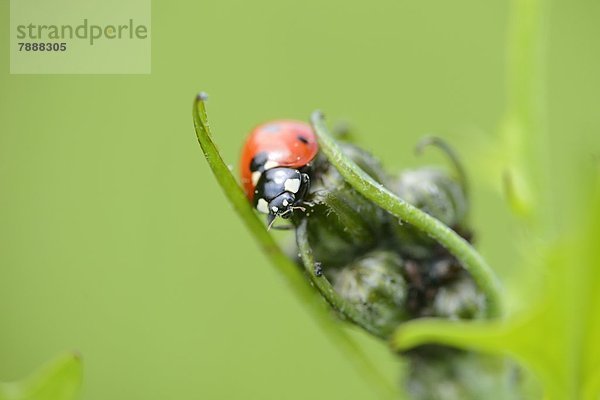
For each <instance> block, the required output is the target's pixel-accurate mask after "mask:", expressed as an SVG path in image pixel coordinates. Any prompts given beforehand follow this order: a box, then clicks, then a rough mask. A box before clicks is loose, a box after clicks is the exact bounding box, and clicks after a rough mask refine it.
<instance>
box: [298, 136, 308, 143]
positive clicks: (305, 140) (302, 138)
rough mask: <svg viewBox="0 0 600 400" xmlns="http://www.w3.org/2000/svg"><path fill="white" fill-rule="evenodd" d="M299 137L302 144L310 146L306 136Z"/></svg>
mask: <svg viewBox="0 0 600 400" xmlns="http://www.w3.org/2000/svg"><path fill="white" fill-rule="evenodd" d="M297 137H298V140H299V141H301V142H302V143H304V144H308V139H307V138H305V137H304V136H302V135H298V136H297Z"/></svg>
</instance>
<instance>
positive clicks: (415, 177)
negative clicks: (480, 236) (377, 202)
mask: <svg viewBox="0 0 600 400" xmlns="http://www.w3.org/2000/svg"><path fill="white" fill-rule="evenodd" d="M390 188H391V190H392V191H393V192H395V193H396V194H397V195H398V196H399V197H400V198H401V199H403V200H404V201H406V202H408V203H410V204H412V205H413V206H415V207H417V208H419V209H421V210H422V211H424V212H426V213H428V214H429V215H431V216H433V217H435V218H437V219H439V220H440V221H441V222H443V223H444V224H446V225H448V226H449V227H451V228H453V229H455V230H458V231H459V232H461V231H465V228H464V226H463V225H464V224H465V219H466V215H467V211H468V201H467V198H466V195H465V192H464V190H463V188H462V186H461V185H460V183H459V182H458V181H456V180H455V179H453V178H452V177H450V176H449V174H448V173H446V172H445V171H443V170H440V169H437V168H431V167H426V168H420V169H416V170H409V171H405V172H403V173H402V174H400V176H399V177H398V178H397V179H396V180H395V181H394V182H392V183H391V187H390ZM396 222H397V223H395V224H392V231H393V232H394V234H395V236H396V239H397V241H398V243H399V246H400V249H401V250H402V251H403V252H404V253H405V254H406V255H407V256H409V257H411V258H417V259H424V258H427V257H430V256H431V255H432V249H434V248H435V247H436V243H435V241H434V240H433V239H431V238H430V237H428V236H427V235H425V234H423V233H422V232H420V231H419V230H417V229H416V228H415V227H413V226H412V225H410V224H408V223H406V222H403V221H398V220H396Z"/></svg>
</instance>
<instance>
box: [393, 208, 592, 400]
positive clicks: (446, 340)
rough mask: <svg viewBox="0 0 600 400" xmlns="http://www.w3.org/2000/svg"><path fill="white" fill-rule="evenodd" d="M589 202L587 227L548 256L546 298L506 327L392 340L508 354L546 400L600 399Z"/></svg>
mask: <svg viewBox="0 0 600 400" xmlns="http://www.w3.org/2000/svg"><path fill="white" fill-rule="evenodd" d="M594 204H595V203H594V202H588V207H589V208H583V209H582V211H584V212H586V215H587V216H588V217H589V219H587V221H586V222H585V225H584V226H582V227H581V228H580V229H578V230H577V231H576V232H574V233H572V234H571V235H565V236H564V237H562V238H561V240H560V242H557V243H555V244H554V245H553V246H552V247H551V249H549V250H548V253H547V257H545V261H546V263H545V266H546V268H547V271H548V282H547V285H546V291H545V294H544V296H543V298H542V299H541V300H540V301H539V302H537V303H535V304H533V305H532V306H531V307H530V309H529V311H528V312H527V313H525V314H524V315H518V316H513V317H511V318H509V319H508V320H507V321H496V322H480V323H473V322H471V323H466V322H451V321H441V320H417V321H414V322H410V323H407V324H405V325H403V326H402V327H401V328H400V329H399V330H398V331H397V332H396V334H395V336H394V338H393V346H394V347H395V348H397V349H398V350H404V349H408V348H411V347H414V346H417V345H420V344H425V343H432V342H433V343H440V344H446V345H451V346H457V347H461V348H468V349H473V350H479V351H483V352H487V353H494V354H506V355H509V356H511V357H513V358H514V359H516V360H518V361H520V362H521V363H522V364H523V365H525V366H527V367H529V368H530V369H531V370H532V371H534V372H535V374H536V375H537V376H538V378H539V379H540V381H541V383H542V385H543V387H544V391H545V396H546V398H548V399H584V400H588V399H589V400H597V399H598V397H599V396H600V375H599V374H600V313H599V312H598V310H599V308H598V307H600V291H599V290H598V289H599V288H600V269H599V268H598V265H599V261H600V246H598V238H599V237H600V208H599V207H598V206H597V205H596V206H595V205H594Z"/></svg>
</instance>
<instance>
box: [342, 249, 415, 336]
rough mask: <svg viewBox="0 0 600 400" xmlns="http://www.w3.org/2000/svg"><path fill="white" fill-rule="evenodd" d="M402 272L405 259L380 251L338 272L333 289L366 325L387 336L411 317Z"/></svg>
mask: <svg viewBox="0 0 600 400" xmlns="http://www.w3.org/2000/svg"><path fill="white" fill-rule="evenodd" d="M401 271H402V259H401V258H400V257H399V256H398V255H397V254H395V253H393V252H389V251H383V250H377V251H374V252H371V253H369V254H367V255H366V256H364V257H362V258H360V259H358V260H357V261H355V262H352V263H350V264H349V265H347V266H346V267H344V268H342V269H340V270H339V271H334V272H333V273H332V275H333V286H334V289H335V291H336V292H337V293H339V295H340V296H342V297H343V298H344V299H345V300H346V301H348V302H349V303H351V304H352V305H353V306H354V307H356V309H357V310H358V312H360V313H361V314H362V315H363V316H364V320H365V321H368V323H369V324H370V325H371V326H373V327H374V328H375V329H377V330H378V331H380V332H382V334H383V335H384V336H387V335H389V334H391V333H392V332H393V331H394V329H395V328H396V327H398V325H399V324H400V323H401V322H403V321H405V320H406V319H407V317H408V315H407V312H406V309H405V303H406V296H407V287H406V281H405V280H404V277H403V276H402V273H401Z"/></svg>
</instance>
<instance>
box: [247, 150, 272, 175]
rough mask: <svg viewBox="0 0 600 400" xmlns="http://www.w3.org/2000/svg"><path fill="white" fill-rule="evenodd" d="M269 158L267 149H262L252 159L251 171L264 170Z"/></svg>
mask: <svg viewBox="0 0 600 400" xmlns="http://www.w3.org/2000/svg"><path fill="white" fill-rule="evenodd" d="M268 159H269V155H268V154H267V152H266V151H261V152H260V153H258V154H257V155H255V156H254V158H253V159H252V161H250V171H252V172H255V171H261V172H262V171H263V169H264V166H265V163H266V162H267V160H268Z"/></svg>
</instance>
